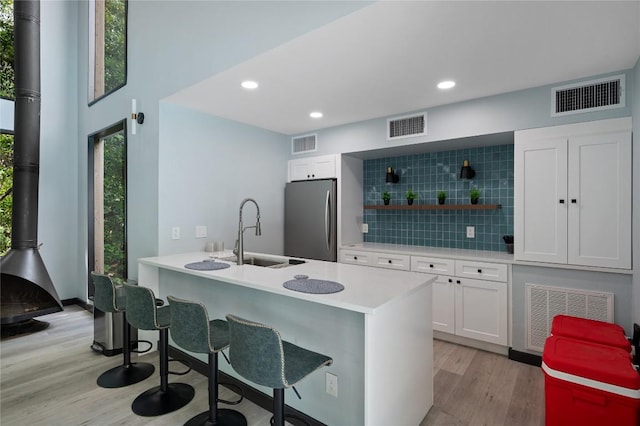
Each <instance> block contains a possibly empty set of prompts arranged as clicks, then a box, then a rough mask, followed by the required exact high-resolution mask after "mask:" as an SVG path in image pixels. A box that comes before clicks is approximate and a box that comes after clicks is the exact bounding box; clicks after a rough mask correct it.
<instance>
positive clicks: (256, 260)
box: [219, 256, 305, 269]
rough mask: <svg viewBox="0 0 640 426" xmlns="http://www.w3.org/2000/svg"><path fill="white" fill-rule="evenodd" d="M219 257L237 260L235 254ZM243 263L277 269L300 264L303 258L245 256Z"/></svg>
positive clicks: (231, 260)
mask: <svg viewBox="0 0 640 426" xmlns="http://www.w3.org/2000/svg"><path fill="white" fill-rule="evenodd" d="M219 259H220V260H224V261H226V262H237V261H238V258H237V257H236V256H227V257H221V258H219ZM244 263H245V265H253V266H262V267H264V268H272V269H279V268H286V267H287V266H291V265H300V264H302V263H305V262H304V260H298V259H278V260H275V259H268V258H265V257H257V256H247V257H245V258H244Z"/></svg>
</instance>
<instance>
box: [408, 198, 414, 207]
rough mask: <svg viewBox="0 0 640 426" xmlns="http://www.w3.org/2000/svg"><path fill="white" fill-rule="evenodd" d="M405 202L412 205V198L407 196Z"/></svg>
mask: <svg viewBox="0 0 640 426" xmlns="http://www.w3.org/2000/svg"><path fill="white" fill-rule="evenodd" d="M407 204H409V205H410V206H411V205H413V198H407Z"/></svg>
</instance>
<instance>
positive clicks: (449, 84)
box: [438, 80, 456, 89]
mask: <svg viewBox="0 0 640 426" xmlns="http://www.w3.org/2000/svg"><path fill="white" fill-rule="evenodd" d="M455 85H456V82H455V81H453V80H445V81H441V82H440V83H438V89H451V88H452V87H453V86H455Z"/></svg>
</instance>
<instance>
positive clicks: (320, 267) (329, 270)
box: [138, 252, 433, 314]
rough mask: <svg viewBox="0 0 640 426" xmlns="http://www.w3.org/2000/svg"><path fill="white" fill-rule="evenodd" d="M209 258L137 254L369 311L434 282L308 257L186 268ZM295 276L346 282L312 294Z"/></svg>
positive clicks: (176, 267)
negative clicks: (293, 284)
mask: <svg viewBox="0 0 640 426" xmlns="http://www.w3.org/2000/svg"><path fill="white" fill-rule="evenodd" d="M225 255H226V256H228V255H231V253H230V252H228V253H225ZM250 256H260V257H261V258H269V259H274V260H284V259H288V258H285V257H282V256H276V255H266V254H258V253H250V252H247V253H246V254H245V257H250ZM221 257H224V256H221ZM207 259H208V255H207V253H204V252H192V253H181V254H174V255H167V256H159V257H147V258H141V259H138V261H139V263H140V264H143V265H148V266H153V267H157V268H160V269H167V270H173V271H178V272H182V273H185V274H189V275H193V276H198V277H202V278H209V279H214V280H218V281H222V282H226V283H230V284H235V285H239V286H243V287H249V288H252V289H256V290H261V291H266V292H269V293H275V294H279V295H282V296H287V297H292V298H296V299H302V300H307V301H311V302H315V303H319V304H323V305H327V306H333V307H337V308H341V309H347V310H350V311H354V312H361V313H365V314H371V313H374V312H375V311H376V310H377V309H379V308H381V307H382V306H384V305H386V304H387V303H390V302H392V301H393V300H396V299H400V298H403V297H406V296H409V295H411V294H412V293H414V292H417V291H419V290H420V289H421V288H422V287H424V286H426V285H429V284H430V283H431V281H433V277H431V276H429V275H425V274H420V273H415V272H404V271H394V270H382V269H374V268H367V267H363V266H358V265H349V264H343V263H335V262H322V261H316V260H307V259H305V260H304V261H305V263H302V264H299V265H289V266H287V267H283V268H265V267H261V266H254V265H250V264H245V265H241V266H238V265H236V264H235V263H233V262H225V261H224V260H216V261H218V262H224V263H229V264H230V265H231V266H230V267H229V268H226V269H219V270H214V271H199V270H194V269H188V268H185V265H186V264H189V263H192V262H200V261H202V260H207ZM295 275H307V276H308V277H309V278H313V279H319V280H328V281H334V282H338V283H340V284H342V285H344V290H342V291H340V292H338V293H331V294H310V293H302V292H298V291H293V290H289V289H287V288H285V287H283V283H284V282H286V281H289V280H292V279H294V276H295Z"/></svg>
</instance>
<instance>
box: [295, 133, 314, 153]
mask: <svg viewBox="0 0 640 426" xmlns="http://www.w3.org/2000/svg"><path fill="white" fill-rule="evenodd" d="M317 142H318V135H317V134H315V133H314V134H311V135H303V136H296V137H294V138H291V153H292V154H302V153H306V152H313V151H316V150H317V149H318V144H317Z"/></svg>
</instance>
